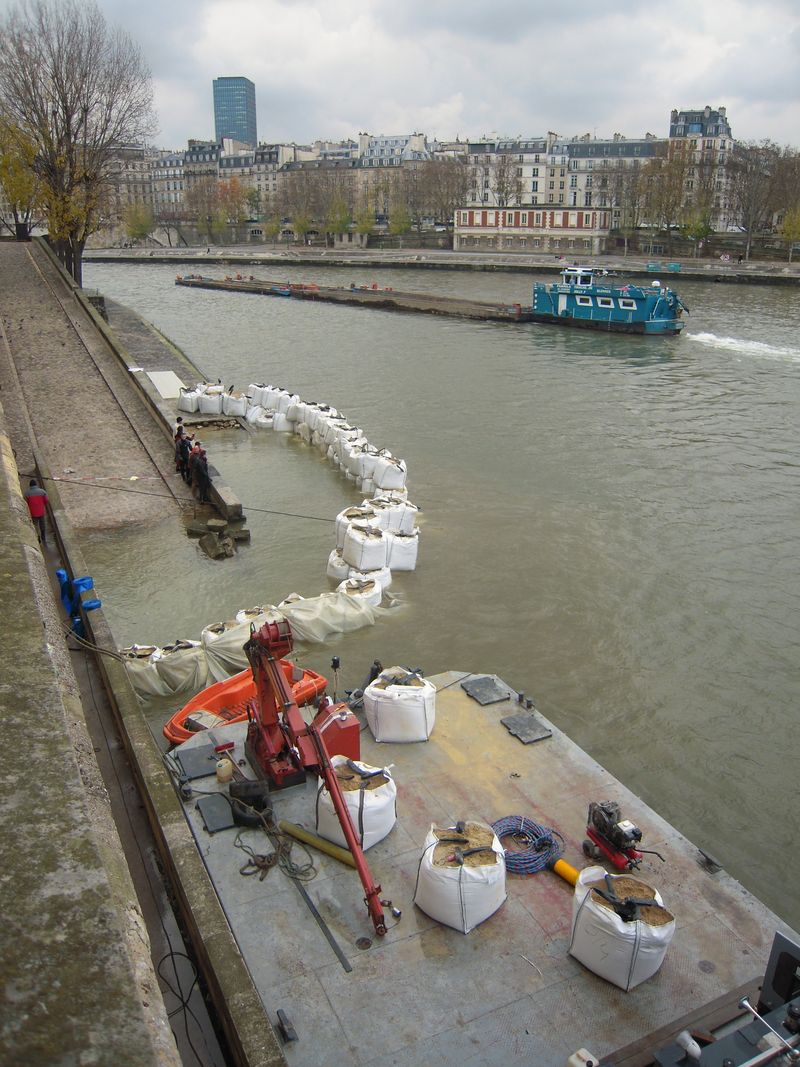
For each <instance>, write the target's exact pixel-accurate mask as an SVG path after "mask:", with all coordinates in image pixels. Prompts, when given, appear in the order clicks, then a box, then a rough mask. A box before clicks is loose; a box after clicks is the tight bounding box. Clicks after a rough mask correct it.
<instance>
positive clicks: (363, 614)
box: [276, 590, 380, 644]
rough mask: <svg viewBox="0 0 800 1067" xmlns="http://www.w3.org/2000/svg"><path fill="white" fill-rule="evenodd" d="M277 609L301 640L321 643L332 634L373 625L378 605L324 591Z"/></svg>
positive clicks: (289, 601) (337, 592)
mask: <svg viewBox="0 0 800 1067" xmlns="http://www.w3.org/2000/svg"><path fill="white" fill-rule="evenodd" d="M276 610H277V611H278V612H279V613H280V614H281V615H284V616H285V617H286V618H287V619H288V620H289V623H290V625H291V627H292V632H293V633H294V635H295V637H296V638H297V639H298V640H299V641H311V642H313V643H315V644H320V643H321V642H322V641H326V640H327V639H328V638H329V637H330V636H331V635H332V634H345V633H350V632H351V631H353V630H360V629H361V627H362V626H372V624H373V623H374V622H375V619H376V618H377V612H378V611H379V610H380V609H379V608H374V607H372V606H371V605H370V604H366V603H364V602H363V601H361V600H356V599H355V598H354V597H351V596H348V595H347V593H341V592H339V591H338V590H337V591H336V592H335V593H321V594H320V596H314V597H308V599H305V600H303V599H301V600H290V599H289V598H287V600H284V601H282V602H281V603H280V604H279V605H278V606H277V608H276Z"/></svg>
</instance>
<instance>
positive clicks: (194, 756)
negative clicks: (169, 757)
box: [175, 742, 217, 782]
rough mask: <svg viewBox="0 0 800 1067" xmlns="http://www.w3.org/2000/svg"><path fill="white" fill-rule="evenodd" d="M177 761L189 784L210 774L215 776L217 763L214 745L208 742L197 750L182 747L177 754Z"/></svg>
mask: <svg viewBox="0 0 800 1067" xmlns="http://www.w3.org/2000/svg"><path fill="white" fill-rule="evenodd" d="M175 761H176V763H178V765H179V766H180V768H181V770H182V771H183V776H184V778H186V780H187V781H188V782H191V781H192V780H193V779H195V778H205V777H206V776H207V775H209V774H215V773H216V770H217V761H216V759H215V758H214V745H213V744H209V743H208V742H206V744H204V745H198V747H197V748H185V747H184V746H181V747H180V748H179V749H178V751H177V752H176V753H175Z"/></svg>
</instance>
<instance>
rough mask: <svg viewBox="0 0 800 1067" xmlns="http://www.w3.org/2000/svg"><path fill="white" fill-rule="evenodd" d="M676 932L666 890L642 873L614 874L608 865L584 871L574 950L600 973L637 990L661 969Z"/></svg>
mask: <svg viewBox="0 0 800 1067" xmlns="http://www.w3.org/2000/svg"><path fill="white" fill-rule="evenodd" d="M609 897H610V898H612V899H608V898H609ZM615 901H617V903H615ZM626 901H627V903H625V902H626ZM632 901H648V903H647V904H633V903H631V902H632ZM619 902H622V903H619ZM674 933H675V918H674V916H673V915H672V914H671V913H670V912H669V911H667V909H666V908H665V907H664V902H663V901H662V899H661V894H660V893H659V892H658V891H657V890H655V889H653V888H652V886H649V885H648V884H647V883H646V882H644V881H642V880H641V879H640V878H638V877H634V876H633V875H630V874H618V875H613V874H608V872H607V871H606V870H605V868H604V867H585V868H584V869H583V870H582V871H581V872H580V874H579V876H578V881H577V883H576V885H575V893H574V895H573V898H572V936H571V940H570V945H569V952H570V955H572V956H574V957H575V959H576V960H578V961H579V962H580V963H582V964H583V965H584V967H587V968H588V969H589V970H590V971H592V972H593V973H594V974H597V975H599V976H600V977H601V978H605V979H606V981H608V982H613V984H614V985H616V986H619V987H620V989H624V990H626V991H628V990H630V989H633V988H634V987H635V986H637V985H639V984H640V983H641V982H644V981H646V979H648V978H651V977H652V976H653V975H654V974H655V973H656V971H657V970H658V969H659V967H660V966H661V964H662V963H663V961H664V957H665V955H666V953H667V948H668V947H669V943H670V941H671V940H672V937H673V934H674Z"/></svg>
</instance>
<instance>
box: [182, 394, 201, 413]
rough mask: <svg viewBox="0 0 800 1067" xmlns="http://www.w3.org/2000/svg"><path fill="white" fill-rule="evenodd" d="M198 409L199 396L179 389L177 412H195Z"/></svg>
mask: <svg viewBox="0 0 800 1067" xmlns="http://www.w3.org/2000/svg"><path fill="white" fill-rule="evenodd" d="M199 407H200V394H199V393H197V392H195V391H194V390H186V389H181V393H180V396H179V397H178V411H189V412H195V411H197V410H198V409H199Z"/></svg>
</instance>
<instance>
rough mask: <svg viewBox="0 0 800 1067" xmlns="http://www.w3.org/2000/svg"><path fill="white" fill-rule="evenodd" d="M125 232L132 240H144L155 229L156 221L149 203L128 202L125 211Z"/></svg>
mask: <svg viewBox="0 0 800 1067" xmlns="http://www.w3.org/2000/svg"><path fill="white" fill-rule="evenodd" d="M123 222H124V224H125V233H126V235H127V236H128V237H129V238H130V239H131V240H132V241H143V240H145V239H146V238H148V237H149V236H150V234H151V233H152V232H153V230H154V229H155V225H156V221H155V218H154V217H153V209H152V208H151V207H150V205H149V204H142V203H135V204H128V205H127V206H126V208H125V211H124V213H123Z"/></svg>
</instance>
